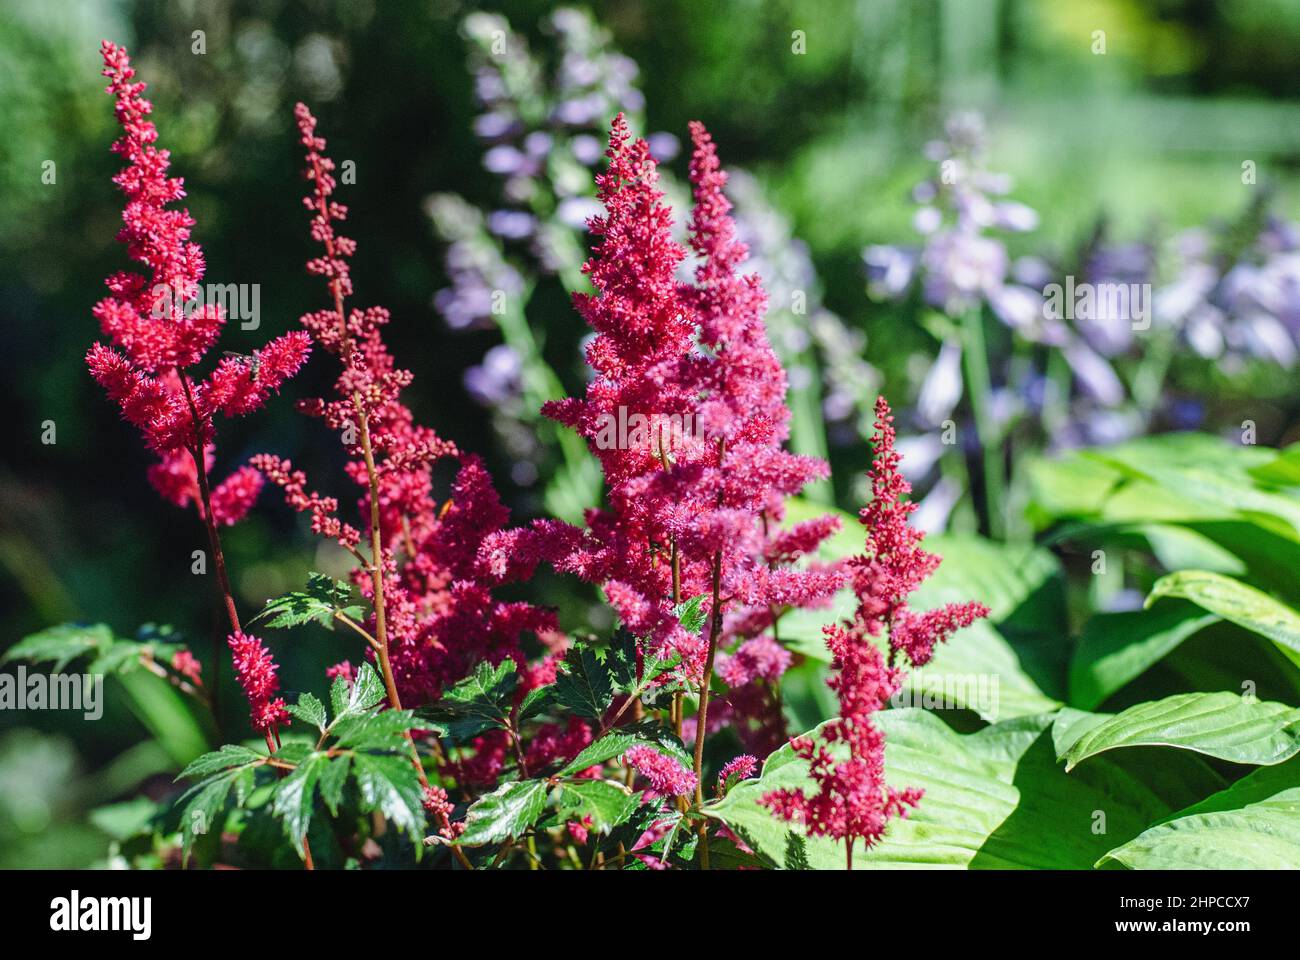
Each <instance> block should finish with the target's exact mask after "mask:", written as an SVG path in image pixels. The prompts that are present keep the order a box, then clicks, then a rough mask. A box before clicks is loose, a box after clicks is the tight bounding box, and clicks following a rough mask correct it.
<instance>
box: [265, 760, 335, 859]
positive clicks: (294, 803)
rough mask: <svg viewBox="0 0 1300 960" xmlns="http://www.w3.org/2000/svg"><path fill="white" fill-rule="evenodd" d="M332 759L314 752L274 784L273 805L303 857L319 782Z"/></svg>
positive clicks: (288, 835)
mask: <svg viewBox="0 0 1300 960" xmlns="http://www.w3.org/2000/svg"><path fill="white" fill-rule="evenodd" d="M329 762H330V761H329V757H328V756H326V755H325V754H324V753H313V754H311V755H310V756H308V757H307V758H306V759H305V760H303V762H302V763H300V764H298V768H297V769H296V770H294V771H293V773H291V774H289V775H288V776H287V777H285V778H284V779H283V780H281V781H280V782H279V783H277V784H276V786H275V794H274V798H273V800H272V805H271V808H272V809H273V810H274V811H275V814H276V816H278V817H280V819H281V821H282V822H283V824H284V834H285V836H286V837H288V838H289V842H290V843H292V844H293V846H294V849H295V850H297V851H298V856H300V857H301V856H302V855H303V843H302V838H303V835H304V834H305V833H306V832H307V828H308V827H309V826H310V825H311V815H312V811H313V809H314V800H315V796H316V781H317V780H318V779H320V775H321V772H322V771H323V770H324V769H325V768H326V767H328V766H329Z"/></svg>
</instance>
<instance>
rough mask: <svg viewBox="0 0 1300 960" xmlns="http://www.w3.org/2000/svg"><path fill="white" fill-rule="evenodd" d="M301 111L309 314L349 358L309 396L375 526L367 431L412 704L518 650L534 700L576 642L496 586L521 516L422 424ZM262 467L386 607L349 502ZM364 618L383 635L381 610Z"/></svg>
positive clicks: (396, 643)
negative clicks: (509, 528)
mask: <svg viewBox="0 0 1300 960" xmlns="http://www.w3.org/2000/svg"><path fill="white" fill-rule="evenodd" d="M294 116H295V120H296V122H297V125H298V131H299V135H300V142H301V144H302V145H303V147H304V148H305V151H306V168H305V170H304V176H305V178H306V179H307V181H308V183H309V184H310V187H311V189H310V192H309V193H308V195H307V196H306V197H305V198H304V199H303V204H304V206H305V207H306V208H307V210H308V211H309V212H310V214H311V236H312V239H313V240H315V241H316V242H317V243H319V244H321V246H322V248H323V252H322V255H320V256H318V257H315V258H313V259H311V260H310V261H309V262H308V264H307V270H308V272H310V273H312V274H315V275H317V276H320V277H323V278H325V281H326V286H327V289H328V291H329V297H330V301H331V307H330V308H329V309H324V310H315V311H311V312H309V313H307V314H305V315H304V316H303V317H302V318H301V322H302V325H303V327H304V328H305V329H306V331H307V333H309V335H310V336H311V337H312V338H313V339H314V340H315V341H316V342H317V343H319V344H320V345H321V346H322V347H323V348H324V349H325V350H326V351H328V352H329V353H331V354H333V355H335V356H336V357H337V358H338V359H339V362H340V364H341V370H340V373H339V375H338V378H337V380H336V381H335V384H334V392H333V396H332V397H330V398H318V399H314V400H308V401H304V402H303V403H301V404H300V405H299V406H300V409H301V410H302V411H303V412H304V413H306V414H308V415H311V416H317V417H320V418H322V419H323V420H324V421H325V422H326V423H327V424H328V425H329V426H330V427H332V428H333V429H335V430H337V431H338V432H339V434H340V437H341V439H342V441H343V445H344V448H345V450H346V451H347V454H348V457H349V460H348V463H347V465H346V467H345V469H346V472H347V474H348V476H349V477H350V478H351V479H352V480H353V481H354V482H355V483H356V484H357V485H358V486H359V487H360V488H361V490H362V493H361V495H360V497H359V499H358V501H357V509H358V512H359V515H360V516H361V517H363V518H365V520H366V523H365V525H364V526H365V527H367V528H368V527H369V518H370V510H371V498H372V492H371V479H372V471H371V465H370V463H368V462H367V455H366V450H365V443H364V440H365V439H368V440H369V445H370V454H371V458H372V460H373V476H374V483H375V488H376V489H377V494H378V495H377V499H376V501H375V502H376V503H377V506H378V510H379V540H380V544H381V547H380V550H379V551H378V553H379V556H378V558H377V559H378V561H379V566H380V571H381V578H380V585H381V586H382V591H383V610H384V628H385V629H384V633H385V637H384V639H385V641H386V644H387V654H388V659H389V667H390V669H391V671H392V676H393V680H394V683H395V685H396V688H397V690H398V693H399V696H400V698H401V700H402V703H403V705H404V706H420V705H422V704H425V703H428V702H430V701H432V700H436V699H437V698H438V697H439V696H440V695H441V693H442V691H443V690H444V689H445V688H446V687H447V686H448V685H449V684H453V683H455V682H457V681H458V680H461V679H462V678H464V677H465V676H466V675H467V674H468V673H469V672H470V671H471V670H472V669H473V668H474V667H475V665H477V664H478V663H479V662H481V661H484V660H486V661H488V662H491V663H493V664H496V663H500V662H501V661H502V660H504V659H507V658H509V659H513V660H515V661H516V663H517V664H518V665H519V668H520V671H521V674H522V676H523V682H521V683H520V685H519V688H520V689H519V695H520V696H522V695H523V693H524V692H525V691H526V690H527V689H532V687H534V686H538V685H542V684H545V683H547V682H550V680H553V679H554V675H555V665H554V659H553V658H554V656H555V654H557V653H561V652H562V650H563V646H564V644H565V642H566V641H565V640H564V638H563V636H562V635H561V634H559V631H558V628H557V623H556V617H555V613H554V612H553V611H550V610H543V609H541V608H538V607H534V606H532V605H530V604H526V603H510V602H505V601H502V600H499V599H497V598H496V597H495V596H494V595H493V593H492V587H493V586H494V585H495V584H496V583H497V582H499V581H500V580H502V579H511V577H508V576H507V577H499V576H496V575H489V574H488V573H487V571H486V568H485V567H484V565H483V564H481V563H480V562H479V560H478V551H479V546H480V543H481V542H482V540H483V538H484V537H485V536H487V535H488V534H491V533H493V532H495V531H497V530H499V529H500V528H501V527H503V526H504V525H505V524H506V523H507V522H508V521H509V511H508V510H507V509H506V508H505V507H504V505H502V503H501V500H500V497H499V496H498V495H497V492H496V490H495V489H494V488H493V486H492V480H491V477H490V476H489V475H488V473H487V470H486V469H485V468H484V466H483V464H482V462H481V461H480V460H479V459H478V458H477V457H474V456H472V455H468V454H462V453H461V452H460V451H459V450H458V449H457V448H456V447H455V445H454V444H452V443H450V442H449V441H446V440H443V439H441V438H440V437H438V436H437V434H435V433H434V432H433V431H432V430H431V429H429V428H428V427H425V426H422V425H420V424H418V423H416V421H415V418H414V416H413V415H412V413H411V410H410V408H409V407H407V406H406V404H405V403H404V401H403V400H402V396H401V393H402V391H403V390H404V389H405V388H406V387H407V386H409V385H410V383H411V374H410V372H409V371H406V370H402V369H400V368H398V367H397V365H396V362H395V361H394V359H393V357H392V355H391V354H390V353H389V351H388V347H387V345H386V344H385V342H384V339H383V327H384V326H385V325H386V324H387V323H388V322H389V314H388V311H387V310H385V309H384V308H383V307H368V308H365V309H357V308H352V309H349V308H348V305H347V298H348V297H350V296H351V295H352V293H353V285H352V279H351V267H350V261H351V258H352V256H353V255H354V254H355V252H356V243H355V242H354V241H353V240H352V239H351V238H349V237H346V236H343V235H341V234H340V233H339V232H338V229H337V226H338V224H340V223H342V222H343V221H344V220H346V218H347V214H348V211H347V208H346V207H345V206H344V205H343V204H340V203H338V202H337V201H336V200H335V199H334V192H335V189H336V187H337V183H336V181H335V179H334V174H333V171H334V162H333V161H332V160H331V159H330V158H329V157H328V156H327V155H326V153H325V150H326V142H325V138H323V137H321V136H319V135H318V133H317V131H316V118H315V117H314V116H312V114H311V111H310V110H308V108H307V107H306V106H305V105H304V104H298V105H297V106H296V107H295V109H294ZM263 363H265V360H264V361H263ZM363 431H364V434H363ZM444 457H454V458H456V459H457V460H458V461H459V464H460V466H459V470H458V472H457V475H456V478H455V482H454V484H453V487H452V490H451V498H450V499H449V500H448V501H447V502H445V503H441V504H440V503H439V502H438V501H437V500H436V499H435V497H434V495H433V464H434V463H435V462H436V461H438V460H440V459H441V458H444ZM252 463H253V465H254V466H255V467H256V468H257V469H259V470H261V471H262V472H263V473H264V474H265V475H266V477H267V479H269V480H270V481H271V482H272V483H274V484H276V485H277V486H279V487H281V489H282V490H283V491H284V496H285V500H286V502H287V503H288V504H289V505H290V506H292V507H293V508H294V509H296V510H298V511H301V512H304V513H308V514H310V515H311V521H312V530H313V531H314V532H316V533H318V534H320V535H322V536H325V537H329V538H331V539H334V540H336V541H338V542H339V543H340V544H341V545H342V546H343V547H344V548H345V549H347V550H349V551H350V552H351V553H352V555H353V556H354V557H355V558H356V560H357V561H358V564H357V566H356V567H354V569H353V571H352V580H353V582H354V583H356V584H357V585H358V587H359V589H360V590H361V592H362V594H363V595H364V596H365V597H366V598H367V599H369V600H371V602H372V604H374V603H375V601H376V598H377V593H378V591H377V590H376V586H375V578H374V574H373V572H372V570H371V558H369V557H367V556H365V555H364V554H362V552H361V550H360V549H359V548H360V546H361V544H362V542H363V540H365V541H366V542H367V545H369V542H370V537H369V536H363V534H362V532H361V530H359V529H358V528H357V527H354V526H352V525H351V524H349V523H347V522H345V521H343V520H342V519H340V518H339V516H338V511H339V503H338V501H337V500H336V499H335V498H333V497H325V496H322V495H320V494H318V493H315V492H312V491H310V490H309V489H308V487H307V477H306V476H305V474H303V472H302V471H300V470H295V469H294V468H293V467H292V465H291V464H290V463H289V462H288V461H287V460H284V459H282V458H280V457H276V456H273V455H270V454H263V455H260V456H257V457H254V458H253V461H252ZM365 626H366V627H367V628H368V629H369V630H370V631H371V634H372V635H374V636H378V630H377V617H376V616H375V614H374V613H372V614H371V616H370V617H369V618H368V620H367V622H366V624H365ZM528 635H535V636H536V637H537V638H538V639H539V640H540V641H541V642H542V643H543V645H544V646H547V647H548V651H547V653H546V654H545V655H544V656H543V657H542V658H541V659H540V661H538V662H532V663H530V662H529V661H528V658H527V657H526V656H525V653H524V650H523V638H524V637H525V636H528ZM590 735H591V734H590V731H589V730H586V728H585V726H584V727H583V729H582V731H570V732H568V733H567V734H566V735H565V737H560V738H558V739H557V740H556V743H558V744H559V746H557V747H556V749H560V747H563V748H564V749H568V746H569V745H570V744H571V743H573V742H576V740H575V739H574V738H580V737H581V736H586V737H587V738H590ZM566 737H567V739H566ZM574 752H575V753H576V750H575V751H574ZM505 756H506V752H505V750H504V748H503V749H502V750H501V751H500V752H499V753H498V752H497V751H496V750H495V747H494V745H488V744H486V743H485V744H483V745H481V749H479V750H478V751H477V756H476V760H475V761H474V764H473V767H474V768H473V769H472V770H470V771H469V772H468V773H467V772H465V771H460V775H461V776H462V778H463V779H465V781H466V782H474V783H477V784H482V785H487V784H490V783H491V782H493V780H494V779H495V778H496V776H497V774H498V773H499V772H500V770H501V768H502V765H503V763H504V759H505ZM467 769H468V768H467Z"/></svg>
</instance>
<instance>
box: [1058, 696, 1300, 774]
mask: <svg viewBox="0 0 1300 960" xmlns="http://www.w3.org/2000/svg"><path fill="white" fill-rule="evenodd" d="M1143 746H1168V747H1178V748H1180V749H1183V750H1192V751H1194V752H1196V753H1202V754H1205V755H1206V756H1211V757H1217V758H1218V759H1220V760H1230V761H1233V762H1234V763H1252V764H1257V765H1269V764H1275V763H1281V762H1282V761H1284V760H1287V759H1289V758H1290V757H1292V756H1294V755H1295V754H1296V753H1298V752H1300V710H1297V709H1295V708H1294V707H1288V706H1287V705H1286V704H1282V703H1270V702H1266V701H1262V700H1254V699H1249V698H1244V697H1240V696H1238V695H1237V694H1235V693H1228V692H1226V691H1220V692H1218V693H1183V694H1178V695H1177V696H1173V697H1166V698H1165V699H1163V700H1155V701H1151V702H1148V703H1139V704H1137V705H1136V706H1132V707H1129V708H1128V709H1127V710H1125V711H1123V712H1122V713H1119V714H1116V715H1114V716H1112V717H1108V718H1106V720H1105V721H1104V722H1101V723H1098V724H1096V725H1094V726H1092V727H1091V728H1090V729H1088V730H1086V731H1085V732H1082V733H1081V735H1080V736H1078V737H1077V739H1073V741H1072V742H1069V743H1061V744H1059V745H1058V753H1060V754H1061V756H1062V757H1063V758H1064V760H1065V762H1066V769H1067V770H1070V769H1073V768H1074V767H1075V766H1076V765H1077V764H1079V763H1081V762H1082V761H1084V760H1086V759H1088V758H1089V757H1095V756H1096V755H1097V754H1099V753H1104V752H1106V751H1108V750H1115V749H1118V748H1120V747H1143Z"/></svg>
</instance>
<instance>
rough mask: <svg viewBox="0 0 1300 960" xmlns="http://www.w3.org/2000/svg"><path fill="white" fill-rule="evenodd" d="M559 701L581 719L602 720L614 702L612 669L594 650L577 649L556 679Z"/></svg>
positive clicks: (587, 648) (566, 659)
mask: <svg viewBox="0 0 1300 960" xmlns="http://www.w3.org/2000/svg"><path fill="white" fill-rule="evenodd" d="M555 697H556V699H557V700H558V701H559V702H560V703H561V704H563V705H564V706H566V707H568V708H569V709H570V710H572V711H573V712H574V713H576V714H578V716H580V717H588V718H590V719H594V720H599V719H600V717H601V716H602V715H603V714H604V713H605V708H606V707H608V706H609V704H610V701H611V700H613V699H614V686H613V680H612V678H611V676H610V671H609V668H608V667H606V666H605V664H604V663H602V662H601V661H600V659H599V658H598V657H597V656H596V653H595V651H593V650H592V649H591V648H590V647H587V646H582V645H574V646H573V647H572V648H570V650H569V652H568V654H566V656H565V658H564V668H563V672H562V673H561V674H560V675H559V676H558V677H556V678H555Z"/></svg>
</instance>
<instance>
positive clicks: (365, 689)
mask: <svg viewBox="0 0 1300 960" xmlns="http://www.w3.org/2000/svg"><path fill="white" fill-rule="evenodd" d="M386 695H387V694H386V692H385V690H384V681H383V680H382V679H380V677H379V674H378V673H376V672H375V668H374V667H372V666H371V665H370V664H368V663H363V664H362V665H361V668H360V669H359V670H357V676H356V679H355V680H353V681H352V690H351V692H349V694H348V705H347V706H346V707H345V708H344V709H343V710H340V711H339V713H338V715H336V716H335V717H334V719H335V720H336V721H337V720H338V719H339V717H340V716H342V715H344V714H356V713H361V712H363V711H365V710H369V709H370V708H371V707H373V706H374V705H375V704H377V703H378V702H379V701H380V700H383V699H384V697H385V696H386Z"/></svg>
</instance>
